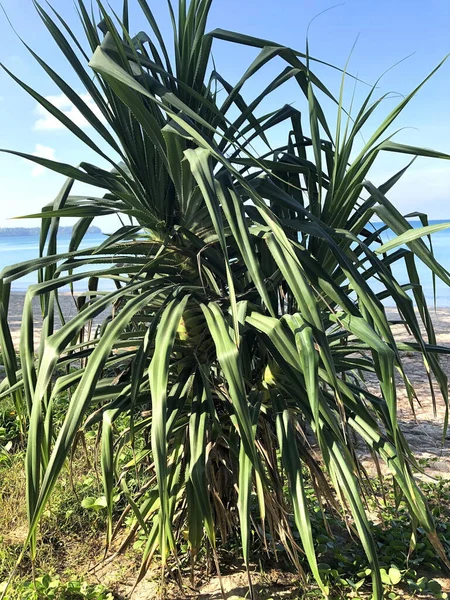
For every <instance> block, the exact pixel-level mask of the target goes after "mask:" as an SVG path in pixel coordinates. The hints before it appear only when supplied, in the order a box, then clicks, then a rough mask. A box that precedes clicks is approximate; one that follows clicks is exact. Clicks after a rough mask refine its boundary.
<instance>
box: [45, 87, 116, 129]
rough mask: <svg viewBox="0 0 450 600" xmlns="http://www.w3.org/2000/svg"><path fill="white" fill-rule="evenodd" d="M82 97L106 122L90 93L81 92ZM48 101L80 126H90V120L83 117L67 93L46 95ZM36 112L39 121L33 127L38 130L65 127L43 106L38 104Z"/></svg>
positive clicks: (97, 115)
mask: <svg viewBox="0 0 450 600" xmlns="http://www.w3.org/2000/svg"><path fill="white" fill-rule="evenodd" d="M80 98H81V99H82V100H83V102H85V103H86V104H87V106H88V107H89V108H90V109H91V110H92V112H93V113H94V114H95V115H96V117H98V118H99V119H100V121H101V122H102V123H105V122H106V121H105V118H104V116H103V114H102V113H101V111H100V109H99V108H98V107H97V106H96V104H95V102H94V101H93V100H92V97H91V96H90V95H89V94H81V95H80ZM45 99H46V100H48V102H50V103H51V104H53V106H56V108H59V110H60V111H62V112H63V113H64V114H65V115H66V117H68V118H69V119H70V120H71V121H73V122H74V123H75V124H76V125H78V127H81V128H85V127H89V126H90V125H89V123H88V121H87V120H86V119H85V118H84V117H83V115H82V114H81V112H80V111H79V110H78V108H76V107H75V106H74V104H73V103H72V102H71V101H70V100H69V98H67V96H66V95H65V94H59V95H57V96H46V97H45ZM35 112H36V114H37V116H38V119H37V121H36V122H35V124H34V127H33V129H35V130H37V131H43V130H49V129H64V128H65V127H64V125H63V124H62V123H61V122H60V121H58V119H57V118H56V117H54V116H53V115H52V114H50V113H49V112H48V111H47V110H45V108H44V107H43V106H41V105H40V104H38V105H37V106H36V111H35Z"/></svg>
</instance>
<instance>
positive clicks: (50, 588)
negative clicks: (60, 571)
mask: <svg viewBox="0 0 450 600" xmlns="http://www.w3.org/2000/svg"><path fill="white" fill-rule="evenodd" d="M0 591H3V590H2V589H1V584H0ZM5 598H6V599H7V600H16V599H17V600H19V599H20V600H114V596H113V594H112V593H111V592H108V590H107V589H106V588H105V586H103V585H101V584H96V585H92V584H89V583H86V582H85V581H81V580H79V579H71V580H70V581H67V582H63V581H61V579H60V578H59V577H58V576H57V575H56V576H54V577H51V576H50V575H43V576H41V577H36V578H35V580H34V581H26V582H25V581H24V582H21V583H20V584H19V586H18V587H16V589H15V590H14V592H11V593H8V594H7V595H6V596H5Z"/></svg>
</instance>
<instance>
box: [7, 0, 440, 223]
mask: <svg viewBox="0 0 450 600" xmlns="http://www.w3.org/2000/svg"><path fill="white" fill-rule="evenodd" d="M51 3H52V5H53V6H54V8H55V9H56V10H57V11H58V12H60V13H61V15H63V16H64V18H65V19H66V20H67V21H68V22H69V23H71V25H73V30H74V31H75V32H76V33H77V35H78V34H79V35H80V37H81V36H82V32H81V29H80V26H79V24H78V17H77V15H76V12H75V10H74V8H73V5H72V2H68V1H67V0H52V1H51ZM130 4H131V5H132V7H133V8H132V23H131V25H132V29H133V31H134V32H137V31H139V30H141V29H147V30H148V27H146V22H145V21H144V19H143V18H142V17H141V16H140V12H139V9H138V8H137V4H138V3H137V0H130ZM150 4H151V6H152V8H154V10H155V13H156V15H157V17H158V20H159V22H160V23H161V24H162V29H163V31H164V32H165V33H166V34H167V36H168V38H167V39H170V35H171V34H170V23H169V21H168V18H167V11H166V3H165V2H164V1H162V0H155V1H154V2H151V1H150ZM333 4H334V2H330V1H325V0H323V1H322V0H285V1H284V2H283V3H281V2H277V1H275V0H215V2H214V3H213V8H212V11H211V17H210V22H209V29H214V28H216V27H222V28H224V29H232V30H235V31H239V32H243V33H247V34H250V35H255V36H259V37H263V38H268V39H272V40H275V41H279V42H283V43H284V44H285V45H287V46H291V47H294V48H295V49H298V50H303V49H304V46H305V35H306V30H307V26H308V23H309V22H310V21H311V19H313V17H314V16H316V15H317V14H318V13H320V12H321V11H323V10H325V9H327V8H329V7H331V6H333ZM111 5H112V6H113V7H114V8H116V9H119V10H120V6H121V2H120V1H117V0H111ZM3 6H4V8H5V10H6V12H7V13H8V16H9V18H10V19H11V21H12V23H13V24H14V26H15V28H16V29H17V31H18V32H19V34H20V35H21V36H22V37H23V38H24V39H25V40H26V41H27V42H28V43H29V44H30V45H31V46H32V48H33V49H34V50H35V51H36V52H37V53H38V54H39V55H41V56H42V57H43V58H44V59H45V60H46V61H47V62H49V63H50V64H51V66H52V67H53V68H54V69H55V70H56V71H58V72H59V73H62V74H64V77H65V78H66V79H67V81H68V82H69V83H71V84H72V85H73V87H74V88H75V89H76V90H77V91H78V92H79V93H83V91H84V90H83V89H82V87H81V86H80V84H79V83H78V81H77V80H76V78H75V77H74V75H73V74H72V73H71V72H70V67H69V66H68V65H67V63H66V62H65V59H64V57H62V56H60V55H59V51H58V49H57V48H56V47H55V45H54V43H53V41H52V39H51V38H50V36H49V34H48V33H47V31H46V29H45V28H44V27H43V25H42V24H41V22H40V20H39V18H38V16H37V14H36V13H35V10H34V8H33V5H32V2H31V0H3ZM449 31H450V1H449V0H428V1H427V2H419V1H418V0H390V1H387V0H377V1H376V2H373V1H369V0H347V1H346V2H345V3H343V4H342V5H339V6H336V7H335V8H333V9H332V10H330V11H328V12H325V13H324V14H322V15H320V16H319V17H318V18H317V19H315V20H314V21H313V23H312V24H311V27H310V31H309V35H310V51H311V53H312V54H313V55H314V56H316V57H318V58H321V59H323V60H326V61H330V62H332V63H333V64H335V65H337V66H340V67H342V66H344V64H345V62H346V59H347V57H348V55H349V52H350V50H351V48H352V46H353V44H354V42H355V40H356V39H357V38H358V41H357V44H356V47H355V49H354V51H353V54H352V57H351V61H350V67H349V70H350V71H351V72H352V73H353V74H355V75H358V76H359V78H360V79H362V80H364V81H366V82H369V83H373V82H374V81H375V80H376V79H377V78H378V76H379V75H380V74H381V73H383V72H384V71H385V70H386V69H388V68H389V67H391V66H392V65H393V64H395V63H396V62H398V61H399V60H401V59H403V58H405V57H407V56H408V55H410V54H411V53H414V54H413V55H412V56H410V57H409V58H408V59H407V60H405V61H404V62H402V63H401V64H400V65H399V66H397V67H396V68H395V69H393V70H391V71H389V72H388V73H387V74H386V76H385V77H384V78H383V80H382V81H381V83H380V86H379V94H382V93H384V92H389V91H392V92H396V93H398V94H403V95H404V94H407V93H408V92H409V91H411V90H412V89H413V88H414V87H415V86H416V85H417V84H418V83H419V82H420V81H421V80H422V79H423V78H424V77H425V76H426V75H427V74H428V73H429V72H430V71H431V70H432V68H433V67H434V66H436V64H437V63H438V62H439V61H440V60H441V59H442V58H443V57H444V56H445V55H446V54H447V53H449V52H450V38H449V35H448V33H449ZM0 39H1V40H2V43H1V45H0V61H1V62H3V63H4V64H5V65H6V66H7V67H8V68H9V69H10V70H12V71H13V72H14V73H15V74H16V75H17V76H18V77H20V78H21V79H23V80H25V81H26V82H27V83H28V84H29V85H30V86H32V87H34V88H35V89H37V90H38V91H39V92H40V93H41V94H42V95H44V96H46V97H47V96H49V97H51V98H50V99H51V101H52V102H54V103H55V104H56V105H58V106H59V107H60V108H61V109H62V110H64V111H67V112H68V114H69V115H71V116H72V118H73V119H74V120H75V121H76V122H78V123H79V124H80V125H81V126H83V122H82V121H80V115H79V114H78V115H77V113H76V111H74V110H73V107H71V106H70V104H68V103H67V102H66V101H65V99H64V98H63V97H61V94H60V93H59V91H58V89H57V88H56V87H55V85H54V84H53V83H52V82H51V81H50V80H49V79H48V78H47V77H46V76H45V74H43V73H42V71H41V70H40V68H39V66H38V65H37V64H36V63H35V61H34V59H33V58H32V57H31V56H30V55H29V54H28V52H27V50H26V49H25V48H24V46H23V45H22V44H21V42H20V40H19V39H18V38H17V37H16V35H15V34H14V33H13V31H12V30H11V28H10V26H9V24H8V23H7V20H6V18H5V17H4V16H3V15H1V14H0ZM213 54H214V59H215V62H216V65H217V68H218V70H219V71H220V72H221V73H222V74H223V75H224V76H225V77H226V78H227V79H228V80H229V81H231V82H235V81H237V80H238V78H239V77H240V76H241V74H242V73H243V71H244V70H245V68H246V66H247V65H248V64H249V62H250V61H251V60H252V58H253V57H254V56H255V54H256V52H255V51H254V50H251V49H243V48H242V47H240V46H229V45H227V44H225V43H224V42H220V41H217V42H215V43H214V46H213ZM281 68H282V65H281V62H280V63H279V64H274V65H273V66H272V67H271V68H269V69H267V70H266V71H265V72H263V73H261V75H259V76H258V77H257V78H256V79H255V80H254V81H253V82H252V84H251V85H249V86H247V87H246V88H245V89H244V93H245V95H246V96H247V97H248V98H251V97H252V96H253V95H254V94H255V93H256V92H258V91H259V90H260V89H262V88H263V86H264V84H265V83H267V82H268V81H269V80H270V77H271V76H274V75H275V73H276V72H277V71H278V70H281ZM316 70H317V71H318V73H319V74H320V76H321V77H322V79H323V80H324V81H325V83H326V84H327V85H328V87H329V88H330V90H331V91H333V92H334V93H336V94H337V93H338V91H339V83H340V77H339V75H338V73H337V72H333V71H331V70H329V69H326V68H317V69H316ZM367 90H368V88H367V87H366V86H364V85H363V84H359V85H358V87H357V90H356V99H357V100H360V99H361V98H362V97H363V95H364V93H365V92H367ZM352 91H353V84H352V83H351V82H350V81H349V82H348V87H347V96H346V97H347V98H349V97H350V95H351V93H352ZM449 96H450V60H449V61H448V62H447V63H446V64H445V65H444V66H443V67H442V68H441V69H440V71H439V72H438V73H437V74H436V75H435V76H434V77H433V79H432V80H431V81H430V82H428V84H427V85H426V87H425V88H423V89H422V90H421V91H420V92H419V94H418V95H417V97H416V98H415V99H414V100H413V102H412V103H411V104H410V105H409V106H408V107H407V109H406V110H405V112H404V113H403V114H402V116H401V118H400V119H399V121H398V122H397V126H396V129H397V128H405V129H403V130H402V131H401V132H400V133H399V134H398V137H397V140H398V141H401V142H404V143H409V144H414V145H420V146H425V147H429V148H430V147H431V148H435V149H438V150H440V151H442V152H447V153H450V103H449V101H448V98H449ZM397 101H398V99H397V100H394V99H389V100H386V102H385V103H384V104H383V107H382V109H381V111H380V112H379V113H378V115H377V119H380V118H382V117H383V115H384V114H387V112H389V111H390V110H391V109H392V108H393V107H394V106H395V103H396V102H397ZM287 102H293V103H294V106H296V107H297V108H299V109H300V110H302V109H305V108H306V107H305V104H304V100H303V98H302V97H301V95H300V94H299V93H298V91H297V90H296V89H295V88H293V87H289V88H286V90H283V91H280V92H278V94H277V95H276V96H274V97H273V98H272V99H271V100H270V103H271V104H270V107H271V108H275V107H276V106H279V105H282V104H284V103H287ZM333 117H334V115H333V114H332V110H331V107H330V113H329V118H330V121H331V123H333ZM375 122H376V121H375V120H373V121H372V122H370V123H369V127H368V128H367V129H366V132H365V133H366V137H367V134H369V133H370V129H371V127H373V126H374V125H375ZM86 132H88V129H86ZM0 147H2V148H8V149H13V150H20V151H23V152H27V153H31V154H33V153H38V154H40V155H43V156H46V157H48V158H55V159H57V160H60V161H64V162H68V163H70V164H74V165H76V164H78V163H79V162H81V161H83V160H84V161H88V162H94V163H96V164H99V165H101V166H103V165H104V163H103V162H102V161H101V159H98V158H97V156H96V155H95V154H93V152H92V151H90V150H88V149H86V147H84V146H83V144H82V143H81V142H79V141H77V140H74V139H73V138H72V136H71V134H70V133H69V132H68V131H66V130H64V129H62V128H60V127H58V125H57V124H56V123H55V122H54V120H53V119H52V118H50V116H49V115H48V114H46V113H45V112H44V111H43V110H42V109H39V108H38V107H37V105H36V102H35V101H34V100H33V99H32V98H30V97H29V96H27V94H26V93H25V92H24V91H23V90H22V89H21V88H19V87H18V86H17V84H15V83H14V82H13V81H12V80H11V79H9V77H8V76H7V74H5V73H4V72H2V73H1V74H0ZM403 164H404V161H403V160H402V159H401V157H399V156H397V155H387V156H382V157H380V160H379V162H378V164H377V165H376V166H375V167H374V169H373V172H372V173H371V177H370V178H371V179H372V180H373V181H374V183H376V184H380V183H382V182H383V181H384V180H385V179H387V178H388V177H389V176H390V175H391V174H393V173H394V172H395V171H396V170H398V169H399V168H401V166H403ZM0 182H1V190H2V192H1V211H0V227H2V226H3V227H4V226H15V225H33V224H34V225H37V224H38V223H37V222H31V221H22V222H17V221H16V222H14V221H10V220H9V218H10V217H13V216H17V215H23V214H29V213H32V212H38V211H39V210H40V209H41V207H42V206H43V205H45V204H47V203H48V202H51V201H52V200H53V198H54V197H55V196H56V194H57V192H58V190H59V188H60V187H61V185H62V184H63V183H64V181H63V178H62V177H61V176H60V175H57V174H54V173H51V172H46V171H45V170H43V169H41V168H39V167H36V166H34V165H33V164H32V163H28V162H26V161H24V160H22V159H20V158H16V157H13V156H8V155H6V154H2V155H0ZM78 191H79V192H80V193H82V192H84V190H83V188H81V187H79V188H78ZM390 198H391V199H392V200H393V201H394V202H395V203H396V205H397V206H398V207H399V208H400V209H401V210H402V211H403V212H404V213H406V212H411V211H414V210H419V211H424V212H427V213H428V214H429V215H430V216H431V217H432V218H447V217H450V162H447V161H433V160H428V159H419V160H417V161H416V163H415V164H414V165H413V167H412V168H411V170H410V172H409V174H408V175H406V176H405V178H404V180H402V181H401V182H400V183H399V184H398V186H397V188H396V189H395V190H393V191H392V193H391V195H390ZM100 225H101V226H102V227H103V228H104V229H106V230H108V229H112V228H113V227H114V226H115V222H112V221H111V220H109V221H106V222H104V223H103V224H100Z"/></svg>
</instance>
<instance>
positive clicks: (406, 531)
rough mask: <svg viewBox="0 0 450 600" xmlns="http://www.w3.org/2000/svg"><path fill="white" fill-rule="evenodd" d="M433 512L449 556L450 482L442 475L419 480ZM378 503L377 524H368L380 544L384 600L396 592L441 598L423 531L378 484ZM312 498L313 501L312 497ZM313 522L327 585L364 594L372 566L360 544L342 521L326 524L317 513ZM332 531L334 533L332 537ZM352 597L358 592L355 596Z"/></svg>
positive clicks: (332, 519) (434, 563)
mask: <svg viewBox="0 0 450 600" xmlns="http://www.w3.org/2000/svg"><path fill="white" fill-rule="evenodd" d="M421 488H422V490H423V492H424V493H425V494H426V496H427V498H428V500H429V503H430V506H431V507H432V511H433V513H434V514H435V515H436V517H439V519H440V520H439V523H438V525H437V531H438V536H439V540H440V541H441V543H442V545H443V547H444V548H445V551H446V553H447V554H449V553H450V520H449V516H450V513H449V509H450V482H449V481H448V480H444V479H441V480H439V481H438V482H436V483H427V484H425V483H423V484H421ZM376 494H377V497H378V498H379V500H380V501H379V502H377V504H376V505H374V506H373V507H372V508H373V510H374V511H376V512H375V514H376V515H377V521H378V523H377V524H376V525H372V535H373V537H374V540H375V543H376V544H377V547H378V553H379V564H380V575H381V579H382V582H383V585H384V588H385V594H386V595H387V597H388V598H392V599H397V598H399V597H400V596H399V590H405V589H406V590H408V591H409V592H410V593H411V594H414V593H415V592H420V593H422V594H427V595H428V596H429V597H433V598H440V599H445V598H447V594H446V592H445V591H443V590H442V587H441V585H440V584H439V583H438V582H437V581H436V580H435V579H433V574H434V575H435V576H436V575H438V574H439V573H440V564H439V561H438V558H437V555H436V550H435V548H434V546H433V545H432V544H431V543H430V540H429V539H428V538H427V536H426V534H425V531H424V530H423V529H422V528H421V527H418V528H417V529H416V530H415V531H414V534H412V531H413V530H414V528H413V524H412V523H411V517H410V515H409V514H408V510H407V508H406V507H405V506H404V505H403V504H401V505H400V506H399V505H397V503H396V498H395V496H394V494H393V492H392V488H391V486H390V485H389V484H388V483H387V482H386V481H383V482H380V481H378V482H377V483H376ZM311 501H312V502H314V499H313V498H312V497H311ZM319 513H320V509H319V507H316V515H317V518H316V519H314V520H313V528H314V532H315V533H314V537H315V539H316V541H317V547H316V552H317V555H318V557H319V560H320V561H321V562H320V563H319V568H320V570H321V572H322V573H323V576H324V578H325V579H327V581H328V582H329V585H330V589H337V588H342V589H344V590H345V589H347V590H348V591H354V592H357V591H358V590H360V591H361V592H363V593H364V592H366V589H367V588H366V586H367V583H368V581H370V577H371V570H370V569H369V568H366V567H364V565H363V564H362V561H361V553H362V548H361V547H358V545H357V544H355V542H354V540H352V539H351V538H349V536H348V532H347V531H346V530H345V526H344V523H343V522H342V521H340V520H339V519H336V518H335V517H333V516H331V515H328V517H327V525H328V527H325V526H324V522H323V519H322V517H321V515H319ZM330 531H333V532H334V533H335V535H334V536H332V537H330ZM355 597H356V596H355Z"/></svg>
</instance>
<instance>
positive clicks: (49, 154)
mask: <svg viewBox="0 0 450 600" xmlns="http://www.w3.org/2000/svg"><path fill="white" fill-rule="evenodd" d="M33 156H39V157H41V158H47V159H48V160H55V149H54V148H49V147H48V146H43V145H42V144H36V146H35V149H34V152H33ZM43 173H45V167H44V166H42V165H35V166H34V167H33V170H32V171H31V176H32V177H39V175H42V174H43Z"/></svg>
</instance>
